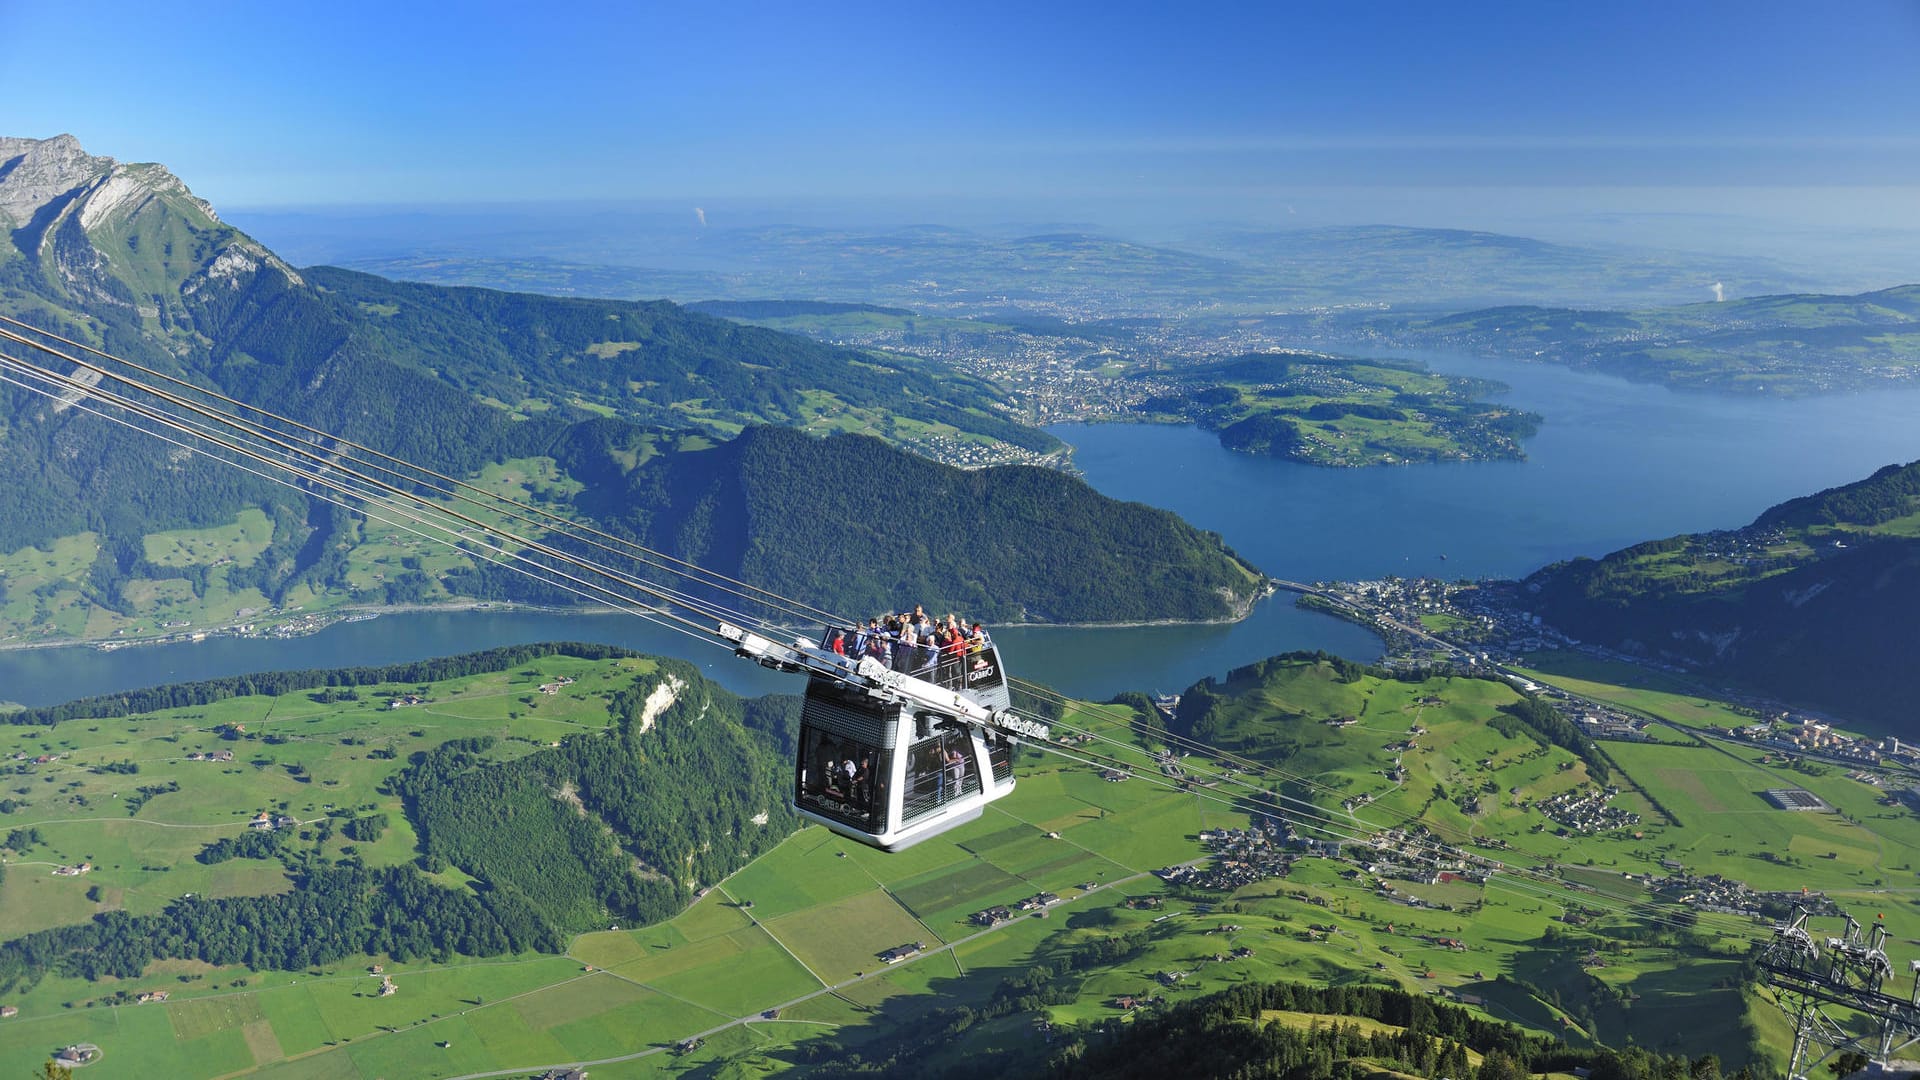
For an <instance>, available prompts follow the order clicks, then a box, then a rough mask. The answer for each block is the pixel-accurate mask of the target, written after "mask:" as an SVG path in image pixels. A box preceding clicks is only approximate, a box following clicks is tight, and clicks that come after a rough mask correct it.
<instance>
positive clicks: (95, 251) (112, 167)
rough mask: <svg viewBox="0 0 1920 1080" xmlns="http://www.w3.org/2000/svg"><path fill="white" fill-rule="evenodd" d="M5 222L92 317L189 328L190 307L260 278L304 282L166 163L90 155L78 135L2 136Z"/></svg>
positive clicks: (18, 244)
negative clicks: (123, 315) (110, 311)
mask: <svg viewBox="0 0 1920 1080" xmlns="http://www.w3.org/2000/svg"><path fill="white" fill-rule="evenodd" d="M0 225H4V227H5V228H6V229H7V230H8V231H9V232H10V233H11V238H12V240H13V244H14V247H15V248H16V249H18V251H19V252H20V254H22V255H25V256H26V257H27V258H28V259H30V260H33V261H34V262H35V263H37V264H38V265H39V266H40V268H41V270H42V271H43V273H44V274H45V279H46V281H47V282H48V284H49V285H50V286H52V287H53V288H54V289H55V290H57V291H58V292H59V293H62V294H64V295H65V297H66V298H67V299H69V300H71V301H74V302H78V303H80V304H82V305H83V306H85V307H87V308H88V309H90V310H92V311H94V312H95V313H99V312H100V311H102V310H104V309H107V308H118V309H121V310H124V311H126V312H129V313H132V314H134V315H135V316H137V317H138V318H140V319H142V320H148V321H149V324H150V326H151V327H152V328H153V329H154V330H156V331H160V332H162V333H165V331H163V330H162V326H163V325H164V324H176V323H177V324H179V325H186V323H182V322H181V321H180V320H182V319H187V313H186V310H185V306H184V305H188V304H190V303H192V302H194V301H195V300H196V298H205V297H207V296H209V295H213V294H214V293H220V292H227V293H231V292H232V291H233V290H234V289H237V288H239V287H240V284H241V282H242V281H243V280H246V279H249V278H250V277H251V276H252V275H253V274H254V273H256V272H258V271H261V270H266V271H269V272H272V273H277V274H280V275H283V276H284V277H285V278H286V279H287V280H288V281H289V282H292V283H294V284H296V285H297V284H299V283H300V277H299V275H297V274H295V273H294V272H293V271H292V269H291V268H290V267H288V266H287V265H286V264H285V263H282V262H281V261H280V260H279V259H277V258H275V257H274V255H273V253H272V252H270V251H268V250H267V249H266V248H265V247H263V246H261V245H260V244H259V243H257V242H256V241H254V240H253V239H252V238H250V237H248V236H246V235H245V234H243V233H240V232H239V231H237V230H235V229H233V228H231V227H228V226H226V225H223V224H222V223H221V222H220V218H219V216H218V215H217V214H215V213H214V211H213V207H212V206H210V205H208V204H207V202H206V201H205V200H203V199H200V198H198V197H197V196H195V195H194V194H193V193H192V192H191V191H188V190H187V186H186V184H184V183H182V182H181V180H180V178H179V177H177V176H175V175H173V173H171V172H169V171H167V169H166V168H165V167H164V166H161V165H154V164H122V163H120V162H118V161H116V160H114V159H113V158H110V157H100V156H96V155H93V154H89V153H87V152H86V150H85V149H84V148H82V147H81V145H80V140H78V139H76V138H74V137H73V136H72V135H57V136H54V137H53V138H51V139H21V138H0ZM155 320H157V322H156V321H155ZM187 321H188V322H190V321H191V320H190V319H187Z"/></svg>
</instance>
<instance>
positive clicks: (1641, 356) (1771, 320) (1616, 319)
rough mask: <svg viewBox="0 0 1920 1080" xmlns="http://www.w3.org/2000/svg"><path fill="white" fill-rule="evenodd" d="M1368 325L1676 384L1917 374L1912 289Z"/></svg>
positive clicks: (1779, 383)
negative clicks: (1664, 306)
mask: <svg viewBox="0 0 1920 1080" xmlns="http://www.w3.org/2000/svg"><path fill="white" fill-rule="evenodd" d="M1367 325H1368V326H1369V328H1370V329H1371V330H1372V331H1373V332H1375V333H1377V334H1379V335H1382V336H1384V337H1385V338H1386V340H1388V341H1389V342H1392V343H1396V344H1402V345H1417V346H1422V347H1427V348H1447V349H1459V350H1463V351H1470V352H1480V353H1496V354H1501V355H1506V356H1517V357H1520V358H1522V359H1528V360H1541V361H1546V362H1550V363H1557V364H1566V365H1568V366H1570V367H1579V368H1591V369H1593V370H1596V371H1604V372H1607V373H1608V374H1613V375H1622V376H1625V377H1626V378H1629V379H1634V380H1636V381H1641V382H1660V383H1667V384H1669V385H1672V386H1676V387H1681V388H1687V389H1702V390H1715V391H1723V392H1734V393H1772V394H1806V393H1820V392H1824V391H1831V390H1857V389H1861V388H1863V387H1867V386H1872V385H1884V384H1885V383H1887V382H1889V381H1908V380H1913V379H1915V378H1917V377H1920V285H1903V286H1900V287H1897V288H1892V289H1882V290H1879V291H1877V292H1870V293H1861V294H1859V295H1857V296H1830V295H1824V294H1805V293H1796V294H1789V295H1781V296H1753V297H1747V298H1744V299H1738V300H1728V301H1726V302H1724V303H1712V302H1709V303H1701V304H1688V305H1685V306H1683V307H1672V308H1656V309H1646V310H1637V311H1600V310H1581V309H1574V308H1553V307H1538V306H1525V307H1500V308H1490V309H1485V310H1479V311H1469V312H1466V313H1464V314H1459V315H1447V316H1443V317H1438V318H1430V317H1412V318H1406V317H1390V318H1380V319H1374V320H1371V321H1370V322H1369V323H1368V324H1367Z"/></svg>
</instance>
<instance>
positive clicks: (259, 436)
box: [0, 331, 734, 619]
mask: <svg viewBox="0 0 1920 1080" xmlns="http://www.w3.org/2000/svg"><path fill="white" fill-rule="evenodd" d="M0 336H8V335H7V334H6V332H5V331H0ZM9 359H10V360H12V361H13V362H14V363H15V364H18V365H20V366H22V367H24V368H28V369H32V370H36V371H41V372H44V373H45V374H46V375H47V376H49V377H50V378H53V379H56V380H58V381H59V382H60V383H61V384H62V385H64V386H66V387H67V388H68V389H69V390H70V391H71V392H75V393H81V394H85V395H87V396H90V397H95V398H97V399H101V400H108V399H112V400H113V401H114V403H115V404H117V405H119V406H120V407H122V408H128V409H139V410H146V412H145V413H143V415H148V417H149V418H150V419H156V420H158V421H159V422H168V423H173V424H175V425H176V426H177V425H180V424H183V423H186V422H183V421H180V420H179V419H178V418H177V417H164V414H163V413H161V412H160V410H158V409H157V408H155V407H153V406H151V405H146V404H142V403H138V402H134V401H133V400H132V399H129V398H125V397H122V396H119V395H115V394H113V393H112V392H111V391H102V390H100V389H99V388H98V387H95V386H91V385H89V384H88V383H86V382H84V381H82V380H80V379H77V378H75V377H72V376H68V375H64V374H61V373H58V372H46V371H45V369H44V368H40V367H38V366H37V365H34V364H30V363H28V362H26V361H23V360H20V359H18V358H16V357H9ZM83 366H84V365H83ZM96 370H97V369H96ZM116 381H119V382H122V383H126V382H128V381H129V380H126V379H124V378H119V379H117V380H116ZM133 385H135V386H136V387H138V388H140V389H142V390H144V391H146V392H148V393H151V394H153V395H155V396H156V397H159V398H161V399H162V400H163V401H166V402H168V403H169V404H173V405H176V406H178V407H180V408H185V409H187V410H188V411H190V412H192V413H194V414H196V415H200V416H203V417H205V418H207V419H211V420H213V421H214V422H215V423H216V424H220V423H225V424H227V426H234V425H233V424H231V423H230V422H229V421H228V419H226V418H224V414H219V413H216V412H213V411H211V410H207V409H205V408H203V407H201V406H198V405H196V404H194V403H192V402H186V401H182V400H180V399H178V398H177V396H174V395H169V394H167V393H165V392H163V391H156V390H153V389H152V388H151V387H145V386H143V385H141V384H138V383H134V384H133ZM181 430H183V431H187V430H189V429H188V428H186V427H181ZM240 430H242V431H243V432H244V433H245V434H246V435H248V436H249V437H251V438H253V439H255V440H258V441H260V442H265V443H267V444H269V446H271V447H273V448H275V449H278V450H279V451H282V452H284V453H287V454H289V455H290V456H291V457H293V458H294V459H302V458H304V459H306V460H309V461H311V462H313V463H314V464H315V465H317V466H318V467H320V468H321V469H324V470H328V471H338V472H341V473H344V474H346V475H347V476H349V477H351V478H352V479H353V480H355V481H357V482H359V483H362V484H366V485H369V486H371V487H373V488H374V489H376V490H379V491H382V492H384V493H386V494H388V495H390V496H394V497H397V498H400V499H403V500H406V501H408V502H411V503H413V504H415V505H417V506H420V507H423V508H425V509H427V510H428V511H429V512H432V513H438V514H442V515H444V516H446V517H449V518H453V519H455V520H457V521H459V522H461V523H463V524H464V525H465V526H467V527H471V528H474V529H477V530H480V531H481V532H483V533H487V534H489V535H494V536H502V537H506V538H508V539H510V540H512V541H514V542H515V543H519V544H521V545H523V546H525V547H527V548H530V549H533V550H536V551H539V552H540V553H541V554H543V555H545V556H547V557H548V558H552V559H555V560H557V561H561V562H566V563H570V564H572V565H574V566H577V567H579V568H581V569H584V570H588V571H589V572H594V573H599V574H602V575H604V576H606V577H609V578H611V579H614V580H617V581H619V582H620V583H621V584H623V585H626V586H627V587H629V588H633V589H635V590H637V591H640V592H644V593H647V594H650V595H652V596H654V597H655V598H656V600H657V601H658V602H660V603H664V604H669V605H678V606H681V607H684V608H687V609H689V610H692V611H695V612H698V613H699V614H701V615H702V616H704V617H710V618H715V619H718V618H720V617H721V616H722V615H726V616H729V617H731V616H734V613H732V612H728V611H725V609H722V608H720V607H719V606H718V605H713V604H709V603H708V602H705V601H701V600H697V599H694V598H691V597H687V596H685V595H684V594H679V593H678V591H677V590H674V589H672V588H670V587H666V586H661V585H659V584H657V583H653V582H644V581H641V580H639V579H637V578H633V577H629V576H627V575H624V574H620V573H618V572H616V571H612V570H609V569H607V568H605V567H601V566H599V565H597V564H594V563H592V562H589V561H587V560H585V559H581V558H579V557H577V556H574V555H571V554H569V553H567V552H565V551H563V550H561V549H559V548H556V547H553V546H552V545H550V544H546V543H544V542H542V541H539V540H533V539H529V538H526V537H522V536H519V535H518V534H515V533H513V532H511V531H510V530H507V529H503V528H501V527H499V526H496V525H491V524H489V523H487V522H483V521H481V520H479V519H477V518H474V517H471V516H469V515H466V514H463V513H460V512H459V511H457V510H454V509H452V508H450V507H446V506H442V505H440V504H438V503H435V502H432V501H431V500H428V499H426V498H423V497H422V496H419V495H416V494H414V493H412V492H410V491H406V490H403V489H401V488H399V487H397V486H395V485H393V484H389V483H387V482H385V481H382V480H379V479H376V478H374V477H370V476H368V475H366V474H364V473H360V472H357V471H355V470H353V469H350V468H345V467H342V466H341V465H340V464H338V463H337V462H335V461H333V460H332V459H331V458H330V457H329V456H328V455H326V454H325V453H324V452H320V451H316V450H312V449H307V448H303V447H301V446H297V445H294V444H289V443H287V442H285V441H283V440H281V439H278V438H276V437H274V436H273V435H272V434H270V433H263V432H259V431H256V430H252V429H247V428H245V427H241V428H240ZM197 437H201V438H213V436H210V435H206V434H198V435H197ZM222 438H230V436H223V437H222ZM229 448H230V449H237V447H235V446H231V445H230V446H229ZM260 460H262V461H267V460H268V459H267V458H266V457H264V456H262V457H261V458H260ZM275 464H278V463H275Z"/></svg>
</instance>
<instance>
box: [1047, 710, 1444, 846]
mask: <svg viewBox="0 0 1920 1080" xmlns="http://www.w3.org/2000/svg"><path fill="white" fill-rule="evenodd" d="M1028 687H1030V688H1029V689H1027V691H1026V692H1027V693H1030V694H1032V695H1033V696H1035V697H1038V698H1041V699H1042V700H1051V701H1053V702H1054V703H1057V704H1059V705H1061V706H1062V707H1063V708H1065V709H1067V710H1068V711H1078V712H1080V713H1082V714H1083V715H1084V714H1086V713H1087V709H1086V708H1085V707H1084V706H1082V705H1080V704H1078V703H1076V702H1074V701H1072V700H1070V699H1067V698H1065V697H1062V696H1060V695H1059V694H1057V693H1054V692H1053V691H1050V690H1046V689H1045V688H1044V687H1037V686H1032V684H1028ZM1056 726H1060V727H1062V728H1064V729H1065V730H1067V731H1069V732H1071V733H1074V734H1079V735H1084V736H1086V737H1087V738H1091V739H1098V740H1100V741H1103V742H1107V743H1111V744H1113V745H1116V746H1121V747H1125V748H1127V749H1129V750H1132V751H1133V752H1136V753H1140V754H1142V755H1143V756H1147V757H1149V758H1151V756H1152V752H1151V751H1149V750H1146V749H1145V748H1143V747H1139V746H1137V745H1135V744H1133V743H1129V742H1126V741H1125V740H1121V739H1116V738H1114V737H1113V736H1111V735H1107V734H1104V733H1101V732H1097V731H1093V730H1090V729H1077V728H1074V727H1072V726H1070V725H1065V724H1061V725H1056ZM1154 734H1155V737H1159V735H1160V733H1158V732H1156V733H1154ZM1184 741H1185V742H1186V744H1187V745H1188V747H1189V748H1190V749H1189V751H1188V752H1189V753H1192V754H1194V755H1197V756H1199V757H1201V758H1203V759H1209V760H1215V761H1218V760H1219V759H1221V758H1233V757H1235V756H1234V755H1230V754H1227V753H1225V752H1223V751H1219V750H1217V749H1215V748H1213V747H1211V746H1209V745H1208V744H1206V743H1203V742H1200V741H1198V740H1194V739H1186V740H1184ZM1237 760H1238V761H1241V762H1245V765H1244V766H1241V768H1242V771H1259V772H1261V773H1263V774H1264V773H1271V774H1273V775H1275V776H1277V777H1279V778H1280V779H1281V780H1282V781H1288V780H1291V781H1293V782H1294V783H1297V784H1300V785H1302V786H1304V787H1307V788H1311V789H1318V790H1320V791H1323V792H1325V793H1327V794H1329V795H1341V794H1343V793H1342V792H1341V791H1339V790H1338V789H1335V788H1332V787H1329V786H1328V785H1326V784H1322V783H1320V782H1319V781H1317V780H1315V779H1313V778H1312V777H1310V776H1306V775H1304V774H1301V773H1293V772H1289V771H1287V770H1285V769H1282V768H1280V767H1278V766H1275V765H1270V764H1266V763H1262V762H1259V761H1257V760H1253V759H1247V758H1237ZM1182 764H1183V767H1187V766H1185V764H1184V762H1183V763H1182ZM1197 771H1198V770H1196V772H1197ZM1204 775H1208V776H1209V777H1210V778H1211V779H1214V780H1216V781H1218V782H1221V783H1227V784H1233V785H1235V786H1237V787H1241V788H1245V789H1247V790H1251V791H1259V792H1267V791H1268V789H1266V788H1263V787H1260V786H1259V785H1257V784H1255V783H1254V782H1253V781H1251V780H1248V779H1246V778H1244V777H1240V776H1233V775H1228V774H1227V773H1226V772H1224V771H1215V772H1213V773H1210V774H1204ZM1271 797H1274V798H1279V799H1282V800H1284V801H1288V802H1297V803H1300V804H1301V805H1305V806H1310V807H1313V808H1314V809H1316V810H1318V809H1319V807H1318V805H1317V804H1315V803H1312V802H1310V801H1308V800H1305V799H1301V798H1299V797H1298V796H1291V795H1279V794H1271ZM1326 812H1327V813H1331V812H1332V811H1326ZM1348 814H1349V816H1350V817H1351V818H1352V819H1353V820H1355V821H1357V822H1360V823H1361V824H1363V825H1367V826H1370V827H1373V828H1400V827H1403V826H1404V825H1406V824H1408V823H1411V822H1415V821H1418V820H1419V819H1418V818H1415V817H1409V818H1404V819H1401V820H1400V821H1397V822H1394V823H1391V824H1388V823H1381V822H1372V821H1367V820H1365V819H1363V818H1361V817H1360V816H1359V815H1358V814H1354V813H1353V812H1352V811H1348ZM1423 824H1424V823H1423ZM1426 827H1427V828H1428V829H1429V830H1430V831H1432V832H1433V833H1435V834H1436V835H1442V836H1444V835H1445V834H1444V833H1443V832H1442V830H1441V828H1440V827H1439V826H1437V825H1427V826H1426ZM1452 839H1453V840H1454V841H1455V842H1456V843H1457V842H1463V841H1467V840H1471V836H1470V835H1464V834H1460V835H1456V836H1454V837H1452Z"/></svg>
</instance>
